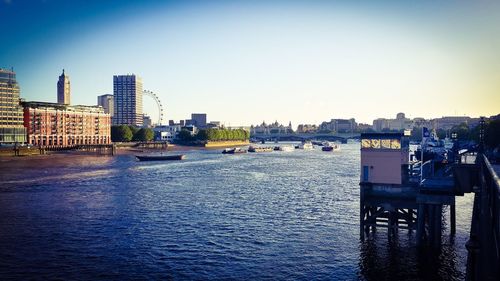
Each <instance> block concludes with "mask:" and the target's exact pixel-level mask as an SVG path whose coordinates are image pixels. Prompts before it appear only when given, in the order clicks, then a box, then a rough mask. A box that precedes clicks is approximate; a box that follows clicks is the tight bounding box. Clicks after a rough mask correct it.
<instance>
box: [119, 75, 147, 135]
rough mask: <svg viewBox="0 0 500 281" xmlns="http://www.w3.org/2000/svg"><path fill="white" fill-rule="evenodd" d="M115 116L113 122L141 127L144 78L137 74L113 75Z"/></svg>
mask: <svg viewBox="0 0 500 281" xmlns="http://www.w3.org/2000/svg"><path fill="white" fill-rule="evenodd" d="M113 95H114V99H115V100H114V116H113V124H116V125H122V124H123V125H134V126H138V127H141V126H142V124H143V115H142V79H141V78H140V77H139V76H136V75H115V76H113Z"/></svg>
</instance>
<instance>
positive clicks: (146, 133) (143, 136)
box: [133, 128, 154, 141]
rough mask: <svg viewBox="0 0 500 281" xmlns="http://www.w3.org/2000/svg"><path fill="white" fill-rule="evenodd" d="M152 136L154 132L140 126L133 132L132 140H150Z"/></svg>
mask: <svg viewBox="0 0 500 281" xmlns="http://www.w3.org/2000/svg"><path fill="white" fill-rule="evenodd" d="M153 138H154V132H153V130H151V129H150V128H140V129H139V130H137V132H135V134H134V137H133V140H134V141H152V140H153Z"/></svg>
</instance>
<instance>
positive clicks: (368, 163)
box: [360, 133, 500, 280]
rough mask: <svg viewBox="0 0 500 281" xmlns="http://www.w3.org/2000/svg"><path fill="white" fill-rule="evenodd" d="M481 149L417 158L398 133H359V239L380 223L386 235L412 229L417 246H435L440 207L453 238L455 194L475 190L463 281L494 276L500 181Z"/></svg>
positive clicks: (499, 247) (499, 241)
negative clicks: (464, 280) (464, 278)
mask: <svg viewBox="0 0 500 281" xmlns="http://www.w3.org/2000/svg"><path fill="white" fill-rule="evenodd" d="M481 147H482V146H481V145H480V149H479V151H477V152H473V153H471V152H463V151H462V153H461V154H459V153H458V151H456V150H455V151H450V152H452V154H450V155H448V159H447V161H443V160H437V159H430V160H427V161H417V160H415V159H414V158H413V157H411V156H410V153H409V138H408V136H405V135H404V134H403V133H369V134H362V135H361V179H360V237H361V239H364V238H365V236H366V235H369V234H370V231H376V229H377V228H380V227H381V228H387V229H388V231H387V235H388V238H389V239H391V238H392V237H394V236H396V235H398V232H399V229H406V230H408V231H410V232H413V231H415V232H416V237H415V238H416V240H417V245H419V246H423V245H426V246H430V247H432V248H436V249H439V248H440V246H441V237H442V232H443V229H442V225H443V210H444V208H449V210H450V212H449V214H450V218H449V226H450V227H449V231H450V233H449V234H450V235H451V236H453V235H454V234H455V231H456V217H455V214H456V210H455V197H456V196H463V195H464V194H465V193H474V194H475V195H474V196H475V197H474V209H473V215H472V222H471V230H470V239H469V241H468V242H467V245H464V247H466V248H467V250H468V259H467V277H466V280H499V278H500V271H499V268H500V180H499V178H498V176H497V174H496V172H495V170H494V168H493V167H492V165H491V164H490V163H489V161H488V159H487V157H486V156H485V155H484V154H483V153H482V149H481ZM410 158H411V159H410ZM420 160H425V158H424V159H420ZM422 162H423V163H422Z"/></svg>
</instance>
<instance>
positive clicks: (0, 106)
mask: <svg viewBox="0 0 500 281" xmlns="http://www.w3.org/2000/svg"><path fill="white" fill-rule="evenodd" d="M24 142H26V129H25V128H24V125H23V108H22V107H21V106H20V104H19V85H18V84H17V81H16V73H15V72H14V71H12V70H5V69H1V68H0V144H6V143H9V144H12V143H24Z"/></svg>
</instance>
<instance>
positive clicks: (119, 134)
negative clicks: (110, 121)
mask: <svg viewBox="0 0 500 281" xmlns="http://www.w3.org/2000/svg"><path fill="white" fill-rule="evenodd" d="M132 136H133V135H132V131H131V130H130V127H129V126H127V125H119V126H112V127H111V140H112V141H114V142H128V141H131V140H132Z"/></svg>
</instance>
